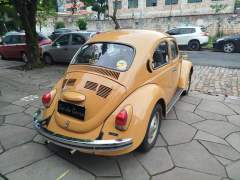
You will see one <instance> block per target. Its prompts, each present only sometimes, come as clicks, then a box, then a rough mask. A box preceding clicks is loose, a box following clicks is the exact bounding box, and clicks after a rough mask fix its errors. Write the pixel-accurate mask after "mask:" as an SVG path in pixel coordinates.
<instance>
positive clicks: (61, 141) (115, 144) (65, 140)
mask: <svg viewBox="0 0 240 180" xmlns="http://www.w3.org/2000/svg"><path fill="white" fill-rule="evenodd" d="M48 120H49V119H45V120H43V119H42V118H41V111H40V110H38V111H37V112H36V113H35V115H34V125H35V128H36V130H37V131H38V133H39V134H41V135H42V136H44V137H45V138H46V139H47V140H48V141H50V142H52V143H54V144H57V145H59V146H62V147H66V148H69V149H73V150H79V151H82V152H92V153H94V152H97V151H100V152H104V151H106V152H109V151H118V150H123V149H127V148H129V147H130V146H131V145H132V143H133V142H132V139H131V138H127V139H114V140H82V139H76V138H71V137H66V136H63V135H60V134H56V133H54V132H52V131H49V130H48V129H47V128H45V127H44V126H45V125H46V124H47V121H48Z"/></svg>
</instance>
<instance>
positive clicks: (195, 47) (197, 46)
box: [188, 40, 201, 51]
mask: <svg viewBox="0 0 240 180" xmlns="http://www.w3.org/2000/svg"><path fill="white" fill-rule="evenodd" d="M200 48H201V45H200V43H199V41H197V40H192V41H190V42H189V43H188V49H190V50H191V51H199V50H200Z"/></svg>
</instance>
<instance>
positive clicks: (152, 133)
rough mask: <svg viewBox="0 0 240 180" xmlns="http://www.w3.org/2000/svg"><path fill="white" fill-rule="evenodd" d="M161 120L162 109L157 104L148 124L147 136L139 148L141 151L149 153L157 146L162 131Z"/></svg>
mask: <svg viewBox="0 0 240 180" xmlns="http://www.w3.org/2000/svg"><path fill="white" fill-rule="evenodd" d="M161 119H162V107H161V105H160V104H157V105H156V106H155V107H154V109H153V111H152V114H151V117H150V120H149V123H148V128H147V132H146V134H145V137H144V139H143V142H142V144H141V145H140V146H139V151H142V152H147V151H149V150H150V149H151V148H152V147H153V146H154V145H155V143H156V140H157V138H158V134H159V131H160V126H161Z"/></svg>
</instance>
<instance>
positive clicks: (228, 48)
mask: <svg viewBox="0 0 240 180" xmlns="http://www.w3.org/2000/svg"><path fill="white" fill-rule="evenodd" d="M233 50H234V45H233V44H232V43H228V44H225V45H224V51H225V52H228V53H230V52H233Z"/></svg>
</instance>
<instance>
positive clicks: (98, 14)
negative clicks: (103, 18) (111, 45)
mask: <svg viewBox="0 0 240 180" xmlns="http://www.w3.org/2000/svg"><path fill="white" fill-rule="evenodd" d="M97 18H98V20H100V12H99V11H98V12H97Z"/></svg>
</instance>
